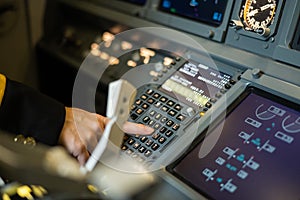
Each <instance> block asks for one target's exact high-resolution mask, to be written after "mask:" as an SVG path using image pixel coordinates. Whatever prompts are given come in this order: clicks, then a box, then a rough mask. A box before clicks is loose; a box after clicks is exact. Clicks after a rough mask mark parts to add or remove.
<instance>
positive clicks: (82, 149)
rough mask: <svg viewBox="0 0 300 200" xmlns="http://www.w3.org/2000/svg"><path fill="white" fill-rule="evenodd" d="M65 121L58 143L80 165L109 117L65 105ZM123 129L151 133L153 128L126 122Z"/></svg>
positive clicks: (132, 132)
mask: <svg viewBox="0 0 300 200" xmlns="http://www.w3.org/2000/svg"><path fill="white" fill-rule="evenodd" d="M65 109H66V117H65V123H64V126H63V128H62V131H61V134H60V136H59V141H58V142H59V144H61V145H63V146H64V147H65V148H66V149H67V151H68V152H69V153H70V154H71V155H72V156H74V157H75V158H77V160H78V161H79V163H80V164H81V165H83V164H85V162H86V161H87V159H88V158H89V155H90V154H89V152H90V153H91V151H92V150H93V149H94V148H95V147H96V145H97V143H98V140H99V139H100V138H101V135H102V133H103V131H104V128H105V125H106V124H107V123H108V121H109V119H108V118H106V117H104V116H101V115H99V114H95V113H90V112H87V111H84V110H81V109H78V108H69V107H66V108H65ZM123 131H124V132H126V133H130V134H140V135H142V134H145V135H148V134H151V133H152V132H153V131H154V130H153V129H152V128H150V127H147V126H145V125H142V124H136V123H132V122H126V123H125V124H124V126H123Z"/></svg>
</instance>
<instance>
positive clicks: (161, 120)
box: [160, 117, 168, 124]
mask: <svg viewBox="0 0 300 200" xmlns="http://www.w3.org/2000/svg"><path fill="white" fill-rule="evenodd" d="M166 121H168V118H166V117H162V118H161V119H160V122H161V123H163V124H164V123H166Z"/></svg>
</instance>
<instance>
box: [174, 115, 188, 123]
mask: <svg viewBox="0 0 300 200" xmlns="http://www.w3.org/2000/svg"><path fill="white" fill-rule="evenodd" d="M185 118H186V117H185V116H183V115H182V114H179V115H178V116H177V117H176V119H177V120H178V121H181V122H182V121H184V120H185Z"/></svg>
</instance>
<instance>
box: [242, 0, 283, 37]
mask: <svg viewBox="0 0 300 200" xmlns="http://www.w3.org/2000/svg"><path fill="white" fill-rule="evenodd" d="M276 7H277V2H276V0H244V4H243V6H242V8H241V11H240V19H241V21H242V22H243V24H244V29H245V30H247V31H253V32H256V33H258V34H261V35H264V36H268V35H269V34H270V29H269V28H268V27H269V26H270V25H271V24H272V23H273V21H274V16H275V11H276Z"/></svg>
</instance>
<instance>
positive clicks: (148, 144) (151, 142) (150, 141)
mask: <svg viewBox="0 0 300 200" xmlns="http://www.w3.org/2000/svg"><path fill="white" fill-rule="evenodd" d="M145 144H146V145H147V146H148V147H150V146H151V145H152V144H153V140H150V139H149V140H147V142H146V143H145Z"/></svg>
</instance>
